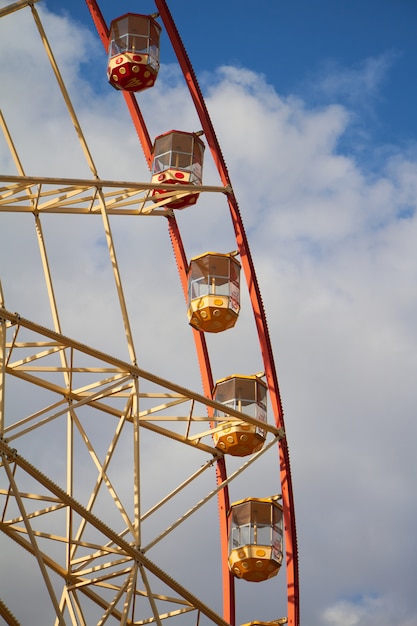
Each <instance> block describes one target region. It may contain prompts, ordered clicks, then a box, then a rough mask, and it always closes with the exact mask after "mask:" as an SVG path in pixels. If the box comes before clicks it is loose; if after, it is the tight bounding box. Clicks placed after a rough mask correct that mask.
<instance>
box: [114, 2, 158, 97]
mask: <svg viewBox="0 0 417 626" xmlns="http://www.w3.org/2000/svg"><path fill="white" fill-rule="evenodd" d="M160 35H161V27H160V25H159V24H158V22H156V21H155V20H154V18H153V17H152V16H151V15H138V14H136V13H126V14H125V15H122V16H121V17H118V18H117V19H115V20H113V21H112V22H111V24H110V34H109V42H110V43H109V49H108V65H107V77H108V80H109V83H110V84H111V85H112V86H113V87H115V88H116V89H121V90H124V91H135V92H137V91H143V90H145V89H149V87H153V85H154V84H155V81H156V77H157V75H158V71H159V40H160Z"/></svg>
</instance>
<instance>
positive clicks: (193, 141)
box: [151, 130, 205, 209]
mask: <svg viewBox="0 0 417 626" xmlns="http://www.w3.org/2000/svg"><path fill="white" fill-rule="evenodd" d="M204 150H205V145H204V143H203V141H202V140H201V139H200V137H199V136H198V134H197V133H186V132H181V131H178V130H170V131H169V132H167V133H165V134H163V135H159V136H158V137H156V138H155V142H154V145H153V149H152V165H151V167H152V182H153V183H158V184H161V185H163V184H164V183H165V184H169V185H176V184H183V185H196V186H198V185H201V184H202V179H203V158H204ZM163 193H166V190H164V189H163V187H162V188H161V189H155V190H154V191H153V195H158V194H163ZM198 196H199V194H198V193H191V194H190V193H189V192H187V193H185V194H184V196H183V197H182V198H179V199H176V200H172V201H167V204H166V205H165V207H166V208H170V209H184V208H185V207H187V206H191V205H193V204H195V203H196V202H197V200H198Z"/></svg>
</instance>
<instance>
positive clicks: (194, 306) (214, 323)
mask: <svg viewBox="0 0 417 626" xmlns="http://www.w3.org/2000/svg"><path fill="white" fill-rule="evenodd" d="M239 310H240V263H239V261H238V260H237V259H236V256H235V254H234V253H233V252H232V253H227V254H222V253H220V252H206V253H205V254H201V255H200V256H197V257H194V258H193V259H191V261H190V265H189V268H188V320H189V323H190V325H191V326H192V327H193V328H195V329H196V330H202V331H205V332H210V333H218V332H221V331H223V330H227V329H228V328H232V327H233V326H234V325H235V323H236V320H237V318H238V315H239Z"/></svg>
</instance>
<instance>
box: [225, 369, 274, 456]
mask: <svg viewBox="0 0 417 626" xmlns="http://www.w3.org/2000/svg"><path fill="white" fill-rule="evenodd" d="M267 389H268V388H267V385H266V383H264V381H263V380H261V379H260V378H259V376H256V375H253V376H236V375H234V376H228V377H227V378H222V379H221V380H218V381H217V382H216V386H215V388H214V394H213V399H214V400H216V401H217V402H221V404H224V405H226V406H228V407H230V408H232V409H235V410H236V411H240V412H241V413H245V414H246V415H249V416H250V417H254V418H255V419H257V420H259V422H263V423H266V396H267ZM219 415H220V414H219V412H218V411H217V410H216V412H215V416H217V417H218V416H219ZM265 439H266V431H265V429H263V428H262V427H261V425H255V424H249V423H247V422H243V421H241V420H231V421H227V422H225V423H223V424H222V426H221V427H219V428H218V429H216V430H215V431H214V432H213V441H214V445H215V446H216V448H219V450H222V452H224V453H225V454H230V455H232V456H247V455H249V454H254V453H255V452H258V450H261V448H262V447H263V445H264V442H265Z"/></svg>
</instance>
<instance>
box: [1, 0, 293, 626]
mask: <svg viewBox="0 0 417 626" xmlns="http://www.w3.org/2000/svg"><path fill="white" fill-rule="evenodd" d="M86 4H87V6H88V9H89V11H90V13H91V16H92V19H93V22H94V25H95V27H96V30H97V34H98V37H99V38H100V39H101V42H102V43H103V46H104V49H105V53H106V54H107V55H108V61H107V78H108V82H109V83H110V85H111V86H112V87H114V88H115V89H116V90H117V92H118V93H117V95H118V97H120V98H124V100H125V102H126V105H127V107H128V111H129V113H130V117H131V120H132V123H133V125H134V128H135V130H136V133H137V135H138V138H139V141H140V144H141V147H142V151H143V154H144V157H145V161H146V163H147V166H148V167H149V170H150V175H149V180H148V181H146V182H125V181H121V182H120V181H114V180H107V179H102V178H100V176H99V173H98V169H97V167H96V165H95V160H94V156H93V154H92V150H91V149H90V146H89V145H88V143H87V140H86V136H85V134H84V131H83V129H82V127H81V124H80V121H79V119H78V116H77V112H76V109H75V107H74V105H73V103H72V99H71V97H70V95H69V92H68V90H67V87H66V84H65V82H64V80H63V77H62V74H61V71H60V68H59V66H58V63H57V61H56V58H55V56H54V53H53V50H52V47H51V45H50V43H49V39H48V34H47V33H46V31H45V28H44V25H43V23H42V20H41V17H40V15H39V12H38V11H37V8H36V6H35V5H36V0H19V1H18V2H15V3H13V4H10V5H7V6H4V7H3V8H1V9H0V17H1V18H4V19H5V20H7V19H8V18H9V16H10V15H11V14H12V13H16V12H20V11H22V12H31V14H32V17H33V20H34V24H35V26H36V29H37V30H38V32H39V35H40V40H41V42H42V45H43V48H44V52H45V55H46V58H47V59H48V62H49V64H50V66H51V68H52V70H53V73H54V76H55V79H56V85H57V90H58V91H57V93H59V92H60V94H61V96H62V98H63V101H64V102H65V105H66V108H67V112H68V115H69V119H70V121H71V122H72V125H73V127H74V128H75V130H76V135H77V138H78V141H79V143H80V146H81V148H82V152H83V155H84V158H85V161H86V163H87V165H88V167H89V170H90V172H91V177H90V178H89V179H87V178H71V179H70V178H65V177H64V176H62V177H51V176H49V177H48V176H39V175H37V176H30V175H27V174H26V172H25V169H24V164H23V163H22V161H21V159H20V154H19V152H18V149H17V148H16V144H15V142H14V138H13V132H12V130H11V128H10V127H9V125H8V121H7V119H6V118H5V117H4V116H3V114H1V113H0V125H1V129H2V134H3V138H4V139H5V141H6V144H7V146H8V149H9V152H10V155H11V158H12V160H13V163H14V165H15V168H16V171H17V173H16V174H15V175H4V174H2V175H0V213H1V217H0V219H1V220H2V222H3V223H4V224H5V226H4V229H6V228H8V227H9V225H10V222H7V221H6V219H7V218H10V216H12V217H13V218H14V217H16V216H18V217H19V219H21V220H22V222H23V221H25V224H26V223H30V228H31V229H32V230H34V233H35V238H36V242H37V246H38V248H39V252H40V255H39V256H40V261H39V266H40V268H41V273H42V278H43V285H44V287H43V293H45V300H46V301H47V304H48V310H49V318H50V319H51V323H50V324H49V325H48V324H45V323H40V322H39V321H38V320H37V319H36V318H34V315H33V311H32V310H30V308H29V310H28V311H21V310H20V311H18V312H14V311H15V308H16V307H15V306H14V303H13V302H9V299H8V292H7V287H6V285H7V281H4V280H3V281H2V282H3V286H4V288H3V289H2V290H0V305H1V309H0V452H1V462H0V511H1V519H0V530H1V533H0V537H1V542H2V543H1V553H2V557H1V558H2V561H3V558H5V559H6V560H7V566H4V565H3V563H2V568H5V569H7V576H8V577H9V576H12V577H13V576H14V579H13V580H15V581H21V588H19V587H16V586H15V585H14V586H13V588H8V587H7V585H3V584H2V585H1V590H0V617H1V618H2V619H3V621H4V622H5V623H6V624H11V625H17V624H21V623H25V621H24V620H25V619H27V615H30V616H31V617H30V621H31V623H32V624H34V625H35V626H36V625H37V624H39V625H40V624H45V623H49V622H50V623H51V624H57V625H58V624H59V625H64V624H72V625H87V624H89V625H90V624H97V625H101V624H114V623H120V624H131V625H134V624H138V625H139V624H141V625H142V624H152V623H156V624H159V625H161V624H163V623H166V622H169V623H171V622H172V624H173V626H175V624H182V625H186V626H188V625H190V626H193V625H195V626H203V625H205V624H218V625H223V626H226V625H230V626H235V625H237V624H241V625H242V624H245V625H246V626H249V625H253V626H256V625H259V626H265V625H266V624H269V625H272V624H286V623H288V624H291V625H292V626H298V625H299V580H298V552H297V537H296V526H295V512H294V500H293V492H292V480H291V471H290V464H289V452H288V444H287V439H286V433H285V425H284V418H283V410H282V404H281V398H280V392H279V385H278V378H277V374H276V370H275V364H274V358H273V352H272V345H271V340H270V336H269V332H268V327H267V322H266V315H265V311H264V307H263V303H262V298H261V293H260V288H259V284H258V281H257V277H256V272H255V267H254V263H253V260H252V256H251V252H250V247H249V242H248V238H247V236H246V233H245V228H244V225H243V222H242V217H241V214H240V211H239V207H238V203H237V199H236V197H235V194H234V191H233V188H232V184H231V180H230V178H229V174H228V170H227V167H226V164H225V161H224V159H223V156H222V152H221V150H220V146H219V143H218V140H217V137H216V133H215V130H214V127H213V124H212V122H211V119H210V116H209V113H208V110H207V107H206V104H205V101H204V98H203V95H202V92H201V90H200V87H199V84H198V81H197V78H196V76H195V73H194V71H193V68H192V66H191V63H190V60H189V58H188V55H187V53H186V51H185V48H184V45H183V43H182V40H181V38H180V35H179V33H178V30H177V28H176V25H175V23H174V20H173V17H172V15H171V13H170V11H169V9H168V6H167V3H166V1H165V0H155V12H154V13H152V14H150V15H142V14H136V13H128V14H125V15H122V16H118V15H115V16H114V19H113V20H112V21H111V23H110V25H107V24H106V22H105V20H104V18H103V15H102V13H101V11H100V7H99V3H98V2H97V1H96V0H86ZM162 32H165V34H166V35H167V36H168V38H169V40H170V42H171V45H172V49H173V51H174V53H175V56H176V59H177V61H178V65H179V67H180V69H181V72H182V74H183V75H184V78H185V82H186V84H187V87H188V90H189V95H190V98H191V101H192V104H193V106H194V108H195V111H196V115H197V117H198V120H199V123H200V127H201V128H200V129H197V130H195V129H194V130H193V129H183V130H178V129H175V130H172V129H171V127H170V121H169V120H168V119H167V120H164V121H165V123H166V124H167V128H166V130H165V132H163V133H161V134H160V135H158V136H156V137H154V138H153V139H151V138H150V135H149V131H148V128H147V125H146V121H145V115H144V114H143V112H142V110H141V108H140V107H139V98H138V94H140V93H141V92H142V91H144V90H148V89H153V88H154V86H155V88H156V85H157V81H158V73H159V69H160V64H161V61H163V58H161V57H162V53H161V50H160V37H161V33H162ZM105 71H106V67H105V61H104V64H103V72H105ZM109 89H110V87H109ZM0 109H1V101H0ZM207 157H209V158H210V157H211V159H212V161H213V164H214V168H215V170H216V171H217V174H218V177H219V183H218V184H217V185H205V184H204V180H203V167H204V160H205V159H207ZM205 195H210V196H212V197H216V199H217V198H218V199H220V201H221V202H222V203H223V204H224V211H223V213H222V219H223V220H226V219H227V220H228V221H229V223H230V227H231V231H232V232H233V238H234V246H233V248H232V249H226V250H225V249H221V250H212V249H202V250H201V251H199V253H198V254H195V255H194V256H192V258H188V256H187V251H186V248H185V244H184V241H183V237H182V231H181V228H180V221H181V223H182V224H186V221H187V215H188V214H189V213H190V212H192V211H195V210H197V207H198V205H199V203H200V202H201V201H202V199H203V197H205ZM179 215H181V218H180V219H179V218H178V216H179ZM121 219H123V220H130V221H131V223H133V222H134V223H135V227H136V224H137V223H138V222H140V228H141V231H142V233H144V235H143V236H144V237H146V236H147V235H146V231H147V229H150V228H151V227H150V226H149V224H150V223H152V222H153V223H154V222H155V220H157V221H158V222H159V223H161V222H162V223H163V224H164V225H165V227H166V226H167V229H168V234H169V238H170V241H171V245H172V249H173V256H174V259H173V260H172V265H173V267H174V266H175V265H176V267H177V270H178V272H177V273H178V274H179V278H180V281H179V285H178V291H179V292H181V290H182V292H183V295H182V296H181V297H182V300H184V296H185V306H184V309H183V311H181V313H180V314H178V316H177V315H173V314H172V312H171V311H167V312H166V318H167V325H168V326H169V333H172V334H174V335H175V333H176V332H177V328H176V325H177V324H180V325H183V326H184V327H186V328H187V331H188V333H189V335H190V341H189V344H190V345H191V344H193V345H192V347H193V355H194V356H193V358H194V359H195V362H196V364H197V365H198V369H199V372H200V376H201V381H202V388H201V389H200V390H199V391H195V390H191V389H189V388H188V386H187V385H184V384H183V383H178V382H173V381H171V380H168V379H167V378H166V377H165V376H162V374H161V372H162V371H163V370H162V369H161V370H160V371H159V372H154V371H153V372H151V371H148V369H147V368H145V367H143V366H142V365H143V364H142V361H141V359H140V358H139V356H138V354H137V348H136V325H137V324H139V323H140V322H139V321H138V320H136V318H135V319H132V315H131V306H130V303H131V301H132V300H131V299H130V296H129V293H128V288H127V287H126V285H125V282H124V272H123V267H122V264H121V263H120V260H119V259H120V256H123V257H125V255H129V250H127V251H126V243H125V242H123V243H122V244H121V245H120V241H119V240H118V238H117V236H116V235H115V232H114V231H115V224H116V222H117V220H121ZM48 220H54V223H55V224H58V223H62V229H63V230H64V229H65V228H66V227H67V225H68V224H69V220H72V223H75V222H76V224H77V226H76V229H79V230H81V229H83V228H84V224H85V223H86V222H87V220H89V221H90V220H94V221H95V224H99V228H100V233H101V234H100V242H101V244H100V245H101V248H102V249H105V250H106V252H107V259H108V269H109V274H110V275H111V279H112V285H113V286H112V289H113V291H112V295H111V298H112V299H113V300H114V299H116V301H117V306H118V310H119V315H120V320H121V325H122V327H123V334H124V337H125V341H126V346H127V355H128V356H127V358H126V359H123V358H121V357H120V355H119V353H117V355H116V354H113V353H109V352H105V351H103V350H101V349H100V348H98V347H97V345H94V344H90V341H89V339H88V337H89V335H88V331H87V332H86V333H85V334H84V333H83V335H82V337H81V338H80V337H77V336H76V335H75V336H74V335H73V334H72V333H67V331H66V328H65V325H64V324H63V321H62V320H63V319H64V318H65V317H66V316H65V312H64V311H63V305H62V304H61V300H63V301H64V302H69V298H68V300H65V298H64V299H61V300H60V298H59V297H58V296H57V291H58V285H57V282H56V280H55V279H54V258H55V256H54V254H56V252H55V253H53V252H50V240H48V236H46V233H45V231H46V230H47V229H48V227H49V225H48ZM33 226H34V229H33ZM1 228H3V226H2V227H1ZM132 228H133V227H132ZM3 232H5V230H3ZM149 232H151V230H150V231H149ZM10 236H12V234H11V235H10ZM150 236H151V234H149V235H148V237H150ZM201 238H202V239H203V238H204V237H201ZM91 245H93V242H91ZM55 247H56V243H55ZM58 247H59V246H58ZM74 254H78V252H77V250H76V249H74ZM156 269H157V272H159V274H158V273H157V274H156V272H155V271H152V273H150V279H149V280H152V281H155V280H157V281H158V284H159V285H161V286H162V287H161V288H163V286H164V276H165V270H164V268H163V267H160V268H159V267H157V268H156ZM2 271H3V269H2ZM138 271H140V272H141V274H145V275H146V274H147V266H146V267H144V268H142V269H140V268H139V270H138ZM6 272H7V274H8V275H10V276H13V263H11V266H10V267H8V268H7V270H6ZM155 276H157V278H156V279H155ZM0 278H2V277H1V276H0ZM144 278H146V276H145V277H144ZM91 280H92V281H96V282H98V283H100V280H101V278H100V275H98V274H97V275H94V273H92V275H91ZM149 293H150V292H149ZM142 296H143V297H142V301H143V302H144V306H145V305H146V307H147V308H148V309H152V306H155V307H157V306H158V307H160V306H161V304H160V303H161V301H163V298H160V299H158V300H156V299H155V301H154V302H153V301H151V302H148V301H147V297H146V293H145V294H142ZM74 298H76V294H75V295H74ZM106 298H107V295H106V294H104V295H103V303H105V302H106ZM103 306H105V305H103ZM244 306H246V309H248V308H249V309H251V310H252V313H253V328H254V331H255V333H256V339H255V342H256V343H257V345H258V346H259V358H260V360H261V361H262V368H263V369H262V371H256V370H255V371H253V370H252V371H237V372H236V371H231V372H230V373H228V374H226V375H225V374H224V372H222V374H221V376H219V377H216V378H215V377H214V372H213V370H214V367H213V355H212V351H211V350H210V349H209V345H210V342H211V338H219V337H221V338H223V337H226V338H227V336H228V334H229V335H230V333H232V332H233V333H234V334H235V335H238V334H239V323H240V321H241V316H242V308H243V307H244ZM34 310H35V312H36V311H37V309H36V308H35V309H34ZM78 313H79V315H80V317H82V316H84V315H86V316H87V315H88V313H87V307H85V309H84V307H83V305H82V303H81V305H80V307H79V309H78ZM67 319H68V316H67ZM98 322H99V320H92V325H91V328H93V326H94V325H95V324H98ZM67 326H68V325H67ZM87 327H88V325H87ZM232 329H233V330H232ZM245 329H246V326H245ZM159 332H162V331H161V327H160V326H159V327H158V328H154V329H149V328H147V329H146V333H148V334H149V333H153V334H155V335H158V333H159ZM178 332H181V333H182V329H181V331H178ZM235 335H234V336H235ZM86 337H87V340H86ZM213 341H214V340H213ZM244 342H245V337H244V336H243V337H242V339H241V341H240V344H239V342H238V344H237V345H242V347H244ZM212 345H214V346H215V349H216V350H219V347H221V346H222V343H221V342H220V341H214V343H212ZM224 348H225V349H227V339H225V340H224ZM185 349H186V347H185V346H184V351H185ZM187 349H188V343H187ZM180 351H181V353H180V354H177V355H174V356H175V359H174V360H175V363H177V367H178V369H180V367H181V363H182V361H183V359H185V358H186V357H185V356H184V354H183V353H182V348H180ZM161 358H164V359H165V358H168V355H165V354H162V355H161ZM218 358H219V355H218V354H216V359H218ZM236 363H237V364H239V363H240V357H239V355H237V356H236ZM266 460H267V461H266ZM265 464H266V465H265ZM271 466H272V467H274V471H272V472H271ZM265 467H267V470H266V471H267V472H268V478H269V480H268V481H264V480H262V478H259V477H260V476H261V477H262V472H264V471H265V469H264V468H265ZM259 468H260V469H259ZM257 472H258V473H257ZM270 484H272V486H273V490H272V491H271V492H268V493H265V492H264V489H265V485H268V487H269V485H270ZM245 489H247V490H248V491H246V492H245ZM235 494H237V495H236V497H235ZM3 555H5V557H3ZM13 572H15V573H14V574H13ZM25 581H32V582H31V583H28V582H25ZM32 583H33V587H32ZM28 585H29V587H30V589H33V590H34V591H33V593H34V594H35V591H36V600H35V599H34V597H35V596H34V597H32V594H31V592H30V591H29V588H28ZM263 590H266V591H263ZM3 594H4V595H3ZM257 596H258V597H261V598H262V599H261V600H260V601H259V602H256V597H257ZM23 598H25V601H23ZM25 611H26V612H25ZM27 611H28V612H27ZM254 611H255V613H254ZM25 616H26V617H25ZM46 619H49V622H46V621H45V620H46Z"/></svg>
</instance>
